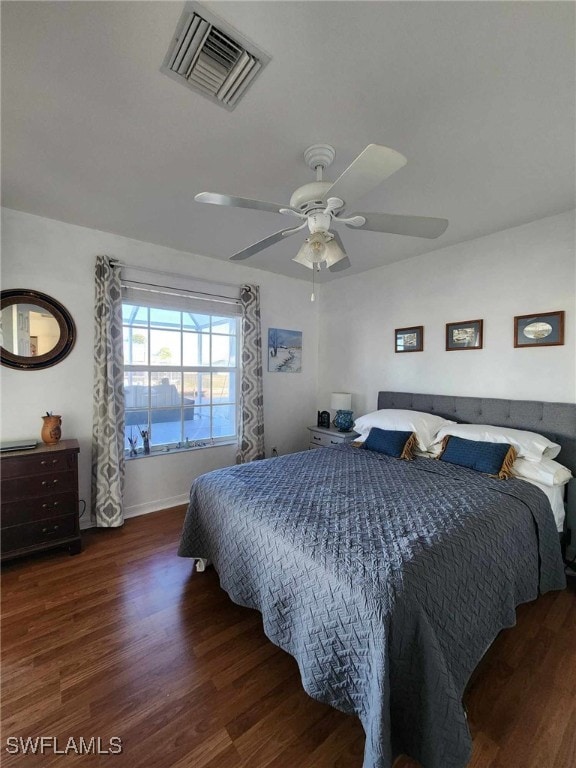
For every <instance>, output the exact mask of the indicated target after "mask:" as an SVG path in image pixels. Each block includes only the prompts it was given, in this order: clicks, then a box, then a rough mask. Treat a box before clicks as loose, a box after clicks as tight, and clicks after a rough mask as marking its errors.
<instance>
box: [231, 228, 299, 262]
mask: <svg viewBox="0 0 576 768" xmlns="http://www.w3.org/2000/svg"><path fill="white" fill-rule="evenodd" d="M300 229H302V227H295V228H294V229H281V230H280V231H279V232H274V234H273V235H268V237H265V238H264V240H259V241H258V242H257V243H253V244H252V245H249V246H248V248H244V249H243V250H241V251H238V253H235V254H234V255H233V256H230V261H242V260H243V259H247V258H248V257H249V256H254V254H255V253H259V252H260V251H263V250H264V249H265V248H268V247H269V246H271V245H274V243H279V242H280V240H284V238H285V237H290V235H293V234H295V233H296V232H298V231H299V230H300Z"/></svg>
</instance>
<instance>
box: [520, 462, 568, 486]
mask: <svg viewBox="0 0 576 768" xmlns="http://www.w3.org/2000/svg"><path fill="white" fill-rule="evenodd" d="M512 474H513V475H514V477H520V478H522V479H524V480H535V481H536V482H537V483H542V484H543V485H549V486H554V485H565V484H566V483H567V482H568V480H570V478H571V477H572V472H570V470H569V469H568V467H565V466H564V465H563V464H559V463H558V462H557V461H554V460H553V459H542V461H527V460H526V459H516V461H515V462H514V464H513V466H512Z"/></svg>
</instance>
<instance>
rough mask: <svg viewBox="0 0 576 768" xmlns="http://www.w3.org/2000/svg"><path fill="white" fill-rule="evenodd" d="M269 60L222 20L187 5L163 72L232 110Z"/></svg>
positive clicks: (203, 9)
mask: <svg viewBox="0 0 576 768" xmlns="http://www.w3.org/2000/svg"><path fill="white" fill-rule="evenodd" d="M269 61H270V57H269V56H268V55H267V54H265V53H264V52H263V51H260V50H258V48H256V46H254V45H253V44H252V43H251V42H250V41H248V40H246V38H245V37H243V36H242V35H241V34H240V33H239V32H237V31H236V30H235V29H233V28H232V27H230V26H229V25H228V24H226V23H225V22H223V21H222V20H221V19H218V18H217V17H216V16H214V15H213V14H211V13H209V12H208V11H207V10H206V9H205V8H202V7H201V6H199V5H197V4H196V3H187V4H186V6H185V8H184V12H183V13H182V16H181V17H180V21H179V22H178V26H177V28H176V33H175V35H174V38H173V39H172V42H171V43H170V48H169V49H168V53H167V54H166V57H165V59H164V63H163V64H162V66H161V68H160V71H161V72H163V73H164V74H166V75H168V76H169V77H171V78H173V79H174V80H177V81H178V82H179V83H182V84H183V85H187V86H188V87H189V88H191V89H192V90H194V91H197V92H198V93H201V94H202V95H203V96H206V97H207V98H209V99H211V100H212V101H215V102H216V103H217V104H220V105H221V106H223V107H225V108H226V109H228V110H233V109H234V107H235V106H236V105H237V104H238V102H239V101H240V99H241V98H242V96H243V95H244V94H245V93H246V91H247V89H248V86H249V85H250V84H251V83H252V82H254V78H255V77H256V75H258V74H259V72H261V71H262V69H263V67H264V66H265V65H266V64H267V63H268V62H269Z"/></svg>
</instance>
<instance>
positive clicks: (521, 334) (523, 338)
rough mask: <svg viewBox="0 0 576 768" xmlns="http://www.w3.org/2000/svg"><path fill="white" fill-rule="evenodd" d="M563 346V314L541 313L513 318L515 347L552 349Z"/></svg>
mask: <svg viewBox="0 0 576 768" xmlns="http://www.w3.org/2000/svg"><path fill="white" fill-rule="evenodd" d="M560 344H564V312H563V311H560V312H541V313H540V314H539V315H518V316H517V317H515V318H514V346H515V347H553V346H558V345H560Z"/></svg>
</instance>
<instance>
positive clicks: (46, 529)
mask: <svg viewBox="0 0 576 768" xmlns="http://www.w3.org/2000/svg"><path fill="white" fill-rule="evenodd" d="M59 527H60V526H59V525H54V526H52V528H42V533H55V532H56V531H57V530H58V528H59Z"/></svg>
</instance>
